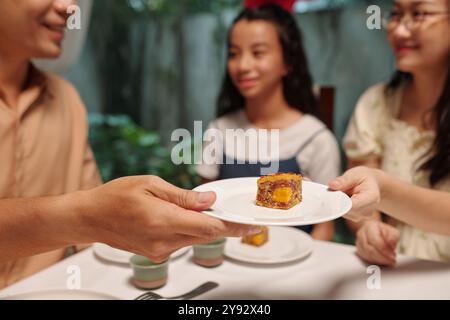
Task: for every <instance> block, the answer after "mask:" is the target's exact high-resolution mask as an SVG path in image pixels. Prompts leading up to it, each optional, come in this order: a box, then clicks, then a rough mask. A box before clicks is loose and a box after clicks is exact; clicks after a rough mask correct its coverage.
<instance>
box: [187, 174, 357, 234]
mask: <svg viewBox="0 0 450 320" xmlns="http://www.w3.org/2000/svg"><path fill="white" fill-rule="evenodd" d="M257 179H258V178H236V179H226V180H218V181H214V182H210V183H207V184H204V185H201V186H199V187H197V188H195V189H194V190H196V191H214V192H215V193H216V194H217V200H216V203H214V205H213V206H212V208H211V209H210V210H208V211H205V213H206V214H208V215H210V216H213V217H216V218H219V219H222V220H226V221H230V222H236V223H241V224H252V225H265V226H270V225H273V226H303V225H312V224H318V223H322V222H326V221H330V220H334V219H337V218H339V217H341V216H343V215H344V214H346V213H347V212H348V211H350V209H351V207H352V202H351V200H350V198H349V197H348V196H347V195H346V194H345V193H343V192H340V191H338V192H336V191H329V190H328V187H327V186H325V185H321V184H317V183H314V182H309V181H303V182H302V196H303V200H302V202H301V203H300V204H298V205H296V206H295V207H293V208H291V209H289V210H280V209H270V208H264V207H260V206H257V205H256V204H255V202H256V192H257V183H256V181H257Z"/></svg>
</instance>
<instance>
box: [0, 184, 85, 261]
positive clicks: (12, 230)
mask: <svg viewBox="0 0 450 320" xmlns="http://www.w3.org/2000/svg"><path fill="white" fill-rule="evenodd" d="M78 197H79V193H72V194H68V195H64V196H57V197H47V198H30V199H6V200H5V199H2V200H0V263H1V262H5V261H8V260H11V259H17V258H21V257H26V256H31V255H35V254H39V253H43V252H47V251H51V250H55V249H57V248H63V247H66V246H69V245H74V244H76V243H85V242H89V239H87V237H86V236H84V235H83V232H82V231H83V230H82V229H83V228H82V225H81V223H80V219H79V218H78V207H79V201H78V200H77V198H78Z"/></svg>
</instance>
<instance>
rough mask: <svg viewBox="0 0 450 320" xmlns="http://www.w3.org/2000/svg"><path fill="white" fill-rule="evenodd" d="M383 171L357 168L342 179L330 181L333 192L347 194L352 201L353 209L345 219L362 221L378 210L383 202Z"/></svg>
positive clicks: (349, 171) (345, 174)
mask: <svg viewBox="0 0 450 320" xmlns="http://www.w3.org/2000/svg"><path fill="white" fill-rule="evenodd" d="M381 174H382V171H380V170H376V169H370V168H366V167H355V168H352V169H350V170H348V171H347V172H346V173H344V175H342V176H341V177H338V178H336V179H335V180H333V181H330V183H329V185H328V186H329V187H330V189H331V190H335V191H342V192H345V193H347V194H348V195H349V196H350V197H351V200H352V209H351V210H350V212H349V213H348V214H347V215H345V218H347V219H350V220H353V221H356V222H358V221H360V220H361V219H363V218H370V217H371V216H372V213H373V212H374V211H376V210H377V209H378V205H379V203H380V200H381V183H380V175H381Z"/></svg>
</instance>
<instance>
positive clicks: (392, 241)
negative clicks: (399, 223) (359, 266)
mask: <svg viewBox="0 0 450 320" xmlns="http://www.w3.org/2000/svg"><path fill="white" fill-rule="evenodd" d="M356 236H357V239H356V248H357V254H358V255H359V256H360V257H361V258H362V259H364V260H365V261H367V262H369V263H374V264H378V265H384V266H392V265H394V264H395V260H396V253H395V250H396V248H397V243H398V240H399V231H398V230H397V229H396V228H394V227H392V226H390V225H388V224H386V223H383V222H381V221H367V222H366V223H364V225H363V226H362V227H361V228H360V229H359V231H358V233H357V235H356Z"/></svg>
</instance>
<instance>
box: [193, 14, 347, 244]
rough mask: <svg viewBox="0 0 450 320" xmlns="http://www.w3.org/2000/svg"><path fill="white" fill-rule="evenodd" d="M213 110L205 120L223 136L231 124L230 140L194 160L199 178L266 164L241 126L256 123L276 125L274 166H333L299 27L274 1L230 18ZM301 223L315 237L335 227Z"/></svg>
mask: <svg viewBox="0 0 450 320" xmlns="http://www.w3.org/2000/svg"><path fill="white" fill-rule="evenodd" d="M218 114H219V116H220V117H219V118H218V119H217V120H215V121H213V122H212V123H211V124H210V126H209V128H210V129H212V128H213V129H216V130H218V131H219V132H222V133H223V134H222V136H223V137H225V136H226V130H229V129H234V131H233V132H234V133H235V135H234V136H235V138H236V141H234V139H232V140H233V141H230V139H226V141H222V143H223V144H222V146H223V154H222V155H218V156H217V158H216V159H215V160H216V162H215V164H212V165H211V164H201V165H199V166H198V167H197V171H198V173H199V175H200V176H201V177H203V178H204V180H205V181H208V180H209V181H210V180H215V179H227V178H235V177H249V176H260V175H261V174H262V171H261V169H262V168H267V167H268V165H265V164H266V163H267V162H266V160H267V159H260V158H259V157H258V155H257V154H255V152H253V153H252V152H249V148H251V147H252V146H249V141H248V139H247V138H248V136H246V134H245V132H248V130H250V131H251V130H254V131H256V130H257V129H268V130H272V129H278V130H279V145H278V148H279V150H278V151H279V156H278V157H274V158H272V159H269V160H271V161H277V162H278V168H277V170H275V171H278V172H294V173H302V174H304V175H306V176H308V177H309V178H310V179H312V180H313V181H317V182H319V183H324V184H326V183H328V181H329V180H331V179H333V178H335V177H336V176H337V175H338V174H339V168H340V159H339V153H338V146H337V143H336V140H335V138H334V136H333V134H332V133H331V132H330V131H329V130H328V129H327V128H326V127H325V125H324V124H323V123H322V122H321V121H319V120H318V119H317V118H316V116H317V114H318V112H317V105H316V100H315V97H314V94H313V91H312V83H311V77H310V75H309V72H308V66H307V62H306V57H305V53H304V52H303V46H302V39H301V35H300V32H299V29H298V28H297V26H296V23H295V20H294V18H293V17H292V16H291V15H290V14H289V12H287V11H285V10H284V9H282V8H281V7H279V6H277V5H264V6H260V7H257V8H253V9H245V10H244V11H243V12H242V13H241V14H240V15H239V16H238V17H237V18H236V20H235V21H234V23H233V25H232V27H231V30H230V33H229V40H228V67H227V72H226V75H225V80H224V83H223V87H222V91H221V93H220V96H219V99H218ZM242 129H243V130H242ZM257 139H258V140H259V141H253V142H250V143H257V144H259V143H261V139H264V138H262V137H261V136H258V138H257ZM269 140H270V139H268V140H267V141H263V142H267V143H270V142H269ZM235 143H236V144H235ZM234 146H237V148H234ZM271 173H275V172H271ZM302 229H303V230H305V231H307V232H309V233H312V236H313V237H314V238H316V239H322V240H331V239H332V237H333V234H334V224H333V222H328V223H323V224H320V225H317V226H315V227H313V226H307V227H303V228H302Z"/></svg>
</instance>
